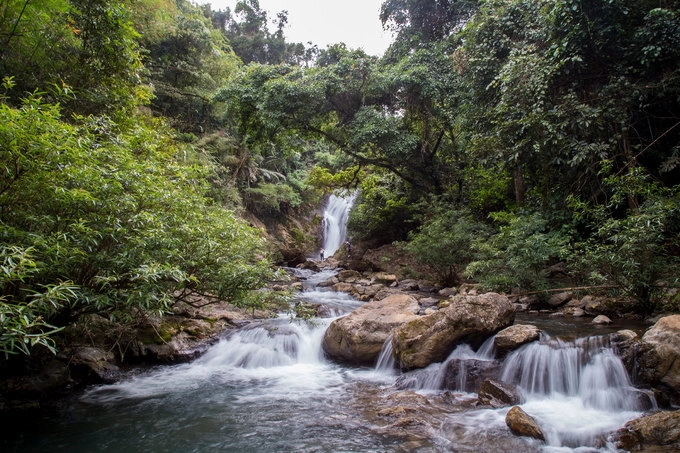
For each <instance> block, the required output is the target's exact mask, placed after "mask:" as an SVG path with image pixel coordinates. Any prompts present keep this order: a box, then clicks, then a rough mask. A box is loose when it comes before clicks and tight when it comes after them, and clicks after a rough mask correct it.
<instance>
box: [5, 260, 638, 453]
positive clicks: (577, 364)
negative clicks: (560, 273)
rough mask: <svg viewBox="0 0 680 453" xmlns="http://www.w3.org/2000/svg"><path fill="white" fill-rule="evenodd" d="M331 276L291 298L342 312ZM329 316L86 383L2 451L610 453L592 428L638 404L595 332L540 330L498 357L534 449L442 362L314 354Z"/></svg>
mask: <svg viewBox="0 0 680 453" xmlns="http://www.w3.org/2000/svg"><path fill="white" fill-rule="evenodd" d="M297 272H301V271H297ZM333 272H334V271H330V270H326V271H322V272H320V273H316V274H312V273H307V274H304V275H303V277H304V278H306V280H304V287H305V289H304V291H303V292H302V293H301V294H300V295H299V298H300V299H301V300H304V301H309V302H314V303H323V304H324V305H326V306H328V307H329V308H330V310H331V312H332V313H333V314H334V316H342V315H343V314H346V313H348V312H350V311H352V310H354V309H355V308H357V307H358V306H360V305H361V302H359V301H357V300H355V299H353V298H351V297H350V296H348V295H346V294H344V293H335V292H332V291H327V290H321V289H319V288H317V287H316V284H317V283H318V282H320V281H323V280H326V279H328V278H329V277H330V276H331V275H333ZM332 319H333V318H327V319H315V320H314V321H313V322H312V323H299V322H294V321H291V320H290V319H288V318H286V317H283V316H282V317H280V318H278V319H272V320H266V321H262V322H256V323H253V324H251V325H249V326H248V327H246V328H242V329H239V330H235V331H233V332H229V333H228V334H227V335H226V336H225V337H224V338H222V339H221V340H220V341H219V342H218V343H216V344H215V345H214V346H212V347H211V348H210V349H209V350H208V351H207V352H206V353H205V354H204V355H203V356H201V357H200V358H199V359H197V360H195V361H194V362H192V363H187V364H181V365H175V366H164V367H159V368H155V369H151V370H145V371H139V372H137V373H136V374H133V375H130V376H129V377H128V378H126V379H124V380H123V381H121V382H118V383H116V384H112V385H102V386H96V387H92V388H89V389H87V390H86V391H85V392H84V393H82V394H80V395H78V396H77V397H74V398H73V399H72V400H70V401H68V402H67V403H66V404H64V407H63V409H62V410H61V411H60V413H58V414H55V415H54V416H51V417H47V418H45V419H42V420H34V421H32V422H31V423H30V425H29V426H25V427H23V428H22V429H23V430H22V429H19V430H18V431H17V432H15V433H14V435H13V436H12V441H11V442H10V443H9V445H7V443H6V444H5V445H7V448H6V449H4V451H5V452H7V453H9V452H44V451H51V452H55V451H56V452H73V453H77V452H148V453H160V452H293V451H295V452H389V451H395V452H409V451H418V452H445V451H455V452H465V451H469V452H473V451H474V452H477V451H499V452H532V451H536V452H563V451H564V452H568V451H576V452H596V451H615V450H614V449H613V447H611V445H608V444H607V443H606V441H605V440H604V438H605V435H606V433H608V432H611V431H614V430H616V429H617V428H619V427H621V426H622V425H623V424H624V423H625V422H626V421H628V420H630V419H633V418H636V417H638V416H640V415H642V413H643V410H644V409H645V407H644V406H645V404H647V403H641V402H640V401H641V399H644V397H645V395H644V394H642V396H641V393H640V392H638V391H636V390H635V389H634V388H633V387H632V386H631V384H630V381H629V379H628V376H627V375H626V372H625V370H624V369H623V366H622V365H621V361H620V360H619V359H618V357H616V355H615V354H614V353H613V351H612V350H611V348H609V346H608V345H607V344H606V341H604V338H605V337H604V336H601V335H598V336H594V337H583V338H581V339H574V340H562V339H560V338H558V335H559V332H550V331H549V329H550V327H547V326H542V327H541V328H542V329H544V330H546V334H545V335H544V337H543V338H542V340H541V341H540V342H534V343H532V344H529V345H525V346H523V347H522V348H520V349H518V350H517V351H515V352H514V353H512V354H511V355H510V356H509V357H508V358H507V359H506V360H505V362H504V367H503V378H504V379H505V380H507V381H508V382H513V383H515V384H517V385H518V386H519V387H520V389H521V390H522V393H523V395H524V397H525V402H524V403H523V404H522V408H523V409H524V410H525V411H526V412H527V413H529V414H531V415H532V416H534V418H535V419H536V420H537V421H538V422H539V424H540V425H541V426H542V427H543V429H544V431H545V433H546V442H545V443H544V442H540V441H538V440H535V439H529V438H522V437H517V436H514V435H512V434H510V432H509V430H508V428H507V426H506V425H505V415H506V413H507V411H508V409H509V408H503V409H483V408H476V407H475V406H474V404H473V403H474V401H475V399H476V395H475V394H473V393H469V392H465V391H464V390H463V389H458V390H451V389H447V390H444V389H441V388H440V385H441V383H440V380H438V379H439V377H438V376H439V373H440V369H441V368H442V367H443V366H444V364H434V365H431V366H430V367H428V368H427V369H425V370H419V371H417V372H413V373H406V374H402V373H401V372H399V371H398V370H396V369H395V368H394V367H393V363H392V362H391V359H390V358H389V354H386V357H383V359H382V361H381V362H380V364H379V366H376V367H375V368H357V367H348V366H342V365H339V364H337V363H334V362H331V361H328V360H326V359H325V357H324V354H323V352H322V350H321V339H322V337H323V334H324V331H325V329H326V327H327V326H328V324H330V322H331V321H332ZM525 321H526V320H523V322H525ZM558 327H559V326H558ZM567 329H568V328H567ZM567 329H565V330H567ZM604 333H606V332H604V331H603V332H602V334H604ZM492 352H493V351H492V348H491V347H489V344H488V343H487V345H486V347H482V348H480V350H478V351H473V350H472V349H471V348H469V347H468V346H466V345H462V346H460V347H458V348H457V349H456V350H455V351H453V352H452V354H451V357H450V358H449V360H453V359H461V358H474V359H475V360H491V354H492ZM461 363H463V362H461ZM397 382H399V386H398V388H397V386H396V385H395V384H396V383H397ZM463 385H464V384H463ZM401 398H406V399H404V400H402V399H401ZM409 401H411V402H413V401H415V402H416V403H417V404H416V405H419V406H422V407H423V408H424V410H423V411H422V412H421V409H413V405H411V406H409ZM649 404H651V403H649ZM409 411H415V412H413V417H412V418H408V417H406V418H404V417H402V418H398V417H397V419H396V420H397V421H398V423H393V422H394V421H395V419H393V418H392V419H391V418H390V417H389V415H390V414H391V415H395V414H396V415H399V414H400V413H404V412H406V413H408V412H409Z"/></svg>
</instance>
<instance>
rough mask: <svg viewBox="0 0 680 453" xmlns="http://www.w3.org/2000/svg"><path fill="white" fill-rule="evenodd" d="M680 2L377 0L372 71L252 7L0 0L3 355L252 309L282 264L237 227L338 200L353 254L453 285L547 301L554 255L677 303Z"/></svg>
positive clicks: (580, 276)
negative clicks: (185, 308) (402, 255)
mask: <svg viewBox="0 0 680 453" xmlns="http://www.w3.org/2000/svg"><path fill="white" fill-rule="evenodd" d="M679 6H680V2H678V1H676V0H669V1H664V2H658V1H632V0H610V1H607V2H581V1H576V0H510V1H507V0H503V1H500V0H483V1H475V0H443V1H430V0H426V1H422V0H387V1H385V2H384V3H383V5H382V8H381V11H380V14H379V17H377V18H376V20H378V19H379V20H381V21H382V23H383V25H384V26H385V28H386V29H388V30H390V31H391V32H392V33H393V34H394V38H395V39H394V43H393V44H392V46H391V47H390V48H389V49H388V50H387V51H386V53H385V54H384V55H383V56H374V55H368V54H366V53H365V52H364V51H363V50H361V49H350V48H347V46H345V45H344V44H342V43H338V44H335V45H332V46H329V47H328V48H326V49H319V48H317V47H316V46H314V45H313V44H309V45H303V44H301V43H289V42H287V41H286V39H285V27H286V24H287V15H286V13H285V11H282V12H279V13H276V14H275V15H274V16H272V15H271V13H270V12H268V11H264V10H262V9H261V8H260V6H259V2H258V1H257V0H242V1H240V2H238V4H237V6H236V7H235V8H234V10H233V11H232V10H229V9H227V10H225V11H222V10H214V9H213V8H212V7H211V6H209V5H200V6H197V5H195V4H193V3H191V2H189V1H186V0H87V1H85V0H43V1H40V2H37V1H32V0H0V44H1V45H0V78H2V81H3V87H2V89H1V90H2V91H1V93H0V115H2V118H1V121H0V147H1V148H0V152H1V153H2V154H1V155H0V227H1V228H2V231H1V232H0V254H1V256H0V261H1V266H2V267H1V269H0V270H1V272H0V323H1V324H2V334H1V335H2V336H1V337H0V346H2V350H3V351H5V352H6V353H14V352H18V351H23V352H26V353H28V352H30V349H31V346H32V345H34V344H41V345H45V346H48V347H53V343H52V342H51V338H52V337H53V335H54V334H55V332H57V331H58V330H59V328H60V327H62V326H64V325H66V324H67V323H68V322H69V320H71V319H73V318H74V317H75V316H78V315H79V314H82V313H91V312H96V313H99V314H104V315H107V316H109V317H114V318H118V319H125V318H129V317H132V316H133V315H134V316H137V315H140V314H144V313H158V312H163V311H164V310H166V309H167V308H168V307H169V306H170V304H171V303H172V302H173V301H174V300H177V298H178V297H179V298H181V297H183V295H186V294H187V293H188V292H194V293H199V294H204V293H206V294H208V293H209V294H213V295H218V296H219V297H221V298H224V299H227V300H230V301H232V302H235V303H237V304H243V305H248V306H255V305H257V304H258V303H259V302H258V299H257V297H254V298H251V297H249V295H250V296H253V295H256V294H258V293H256V292H254V291H253V290H255V289H257V288H259V287H261V286H262V285H263V284H264V283H265V282H266V281H267V280H268V279H269V278H270V277H271V276H272V270H271V269H272V267H271V266H270V260H269V258H268V254H267V244H266V242H265V241H264V239H263V238H262V237H261V235H260V234H259V233H258V232H257V231H255V230H254V229H252V228H250V227H248V226H247V225H246V224H244V222H243V221H241V220H239V218H238V216H237V214H238V213H244V212H246V211H248V212H250V213H251V214H255V215H256V216H258V217H260V218H261V219H265V220H267V221H275V220H276V219H282V218H283V217H284V216H286V215H296V214H299V213H301V212H304V209H309V207H310V206H311V207H316V206H318V204H319V202H320V200H321V197H322V196H323V194H324V193H326V194H327V193H329V192H331V191H333V190H341V189H352V190H354V189H359V194H360V195H359V198H358V200H357V204H356V207H355V209H354V210H353V212H352V216H351V218H350V224H349V228H350V232H351V235H352V237H353V240H355V241H358V240H367V241H370V243H371V244H385V243H392V242H395V241H396V242H398V243H400V244H402V245H403V247H405V248H406V249H407V250H408V251H409V252H410V253H412V254H413V255H415V256H416V257H418V258H419V259H420V260H421V261H422V262H423V263H425V264H428V265H429V266H430V267H431V268H432V269H433V272H434V273H435V274H437V275H438V276H439V279H440V281H441V282H442V283H447V284H450V283H455V282H458V281H460V279H463V278H473V279H475V280H476V281H479V282H481V283H482V284H483V285H485V286H487V287H489V288H494V289H502V290H515V289H520V290H523V291H524V290H526V291H532V290H537V289H545V288H548V287H550V286H551V285H552V284H553V282H551V281H550V280H549V279H548V278H547V277H548V274H547V273H546V272H545V269H546V268H547V267H549V266H551V265H554V264H557V263H561V264H563V267H564V269H566V270H567V271H568V273H569V278H570V279H571V281H573V282H576V283H578V284H580V285H596V286H598V287H606V288H608V289H609V290H610V291H614V292H617V293H618V294H623V295H625V296H627V297H628V299H629V300H630V301H632V302H631V306H632V308H633V309H635V310H638V311H640V312H644V313H650V312H653V311H654V310H656V309H658V308H660V307H662V306H664V305H665V306H666V307H668V302H669V300H670V299H669V298H668V297H666V294H667V293H668V291H669V290H670V289H672V288H674V287H677V286H678V281H677V275H678V270H679V268H680V267H679V264H678V256H679V255H680V236H679V234H680V231H679V230H678V226H677V225H678V224H679V223H678V212H679V211H680V210H679V207H680V198H679V194H678V182H679V181H680V101H679V99H680V67H679V65H680V42H679V40H680V38H679V37H680V9H679ZM670 308H673V307H672V306H671V307H670ZM676 308H677V307H676Z"/></svg>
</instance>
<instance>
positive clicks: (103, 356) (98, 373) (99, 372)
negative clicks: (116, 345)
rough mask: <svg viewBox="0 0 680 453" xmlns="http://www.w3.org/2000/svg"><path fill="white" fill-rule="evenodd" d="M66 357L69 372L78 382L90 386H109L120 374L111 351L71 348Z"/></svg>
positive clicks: (86, 347) (87, 347)
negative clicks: (80, 381)
mask: <svg viewBox="0 0 680 453" xmlns="http://www.w3.org/2000/svg"><path fill="white" fill-rule="evenodd" d="M60 355H61V354H60ZM66 355H67V356H68V360H69V368H70V369H71V372H72V373H73V375H74V376H75V377H76V378H77V379H79V380H82V381H84V382H87V383H92V384H102V383H106V384H109V383H112V382H115V381H116V380H117V379H118V378H120V374H121V372H120V369H119V368H118V366H116V364H115V357H114V355H113V353H112V352H111V351H105V350H103V349H100V348H94V347H89V346H82V347H75V348H72V349H71V350H70V351H68V352H67V353H66Z"/></svg>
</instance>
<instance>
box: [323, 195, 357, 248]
mask: <svg viewBox="0 0 680 453" xmlns="http://www.w3.org/2000/svg"><path fill="white" fill-rule="evenodd" d="M356 196H357V193H356V192H354V193H352V194H349V195H344V196H337V195H335V194H331V196H330V197H329V198H328V203H327V204H326V208H325V209H324V213H323V248H324V250H325V252H326V256H327V257H329V256H333V254H334V253H335V252H337V251H338V249H339V248H340V246H341V245H342V243H343V242H344V241H345V237H346V235H347V219H348V218H349V212H350V210H351V209H352V206H353V205H354V200H355V199H356Z"/></svg>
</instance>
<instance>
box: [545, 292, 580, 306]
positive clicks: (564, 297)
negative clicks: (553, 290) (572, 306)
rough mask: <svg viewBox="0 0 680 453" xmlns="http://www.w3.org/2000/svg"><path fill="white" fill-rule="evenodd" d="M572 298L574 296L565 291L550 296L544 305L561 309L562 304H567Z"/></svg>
mask: <svg viewBox="0 0 680 453" xmlns="http://www.w3.org/2000/svg"><path fill="white" fill-rule="evenodd" d="M573 296H574V295H573V294H572V293H571V292H569V291H565V292H561V293H557V294H553V295H552V296H550V298H549V299H548V300H547V301H546V303H547V304H548V305H549V306H551V307H552V308H557V307H561V306H562V305H564V304H566V303H567V302H569V301H570V300H571V299H572V297H573Z"/></svg>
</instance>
